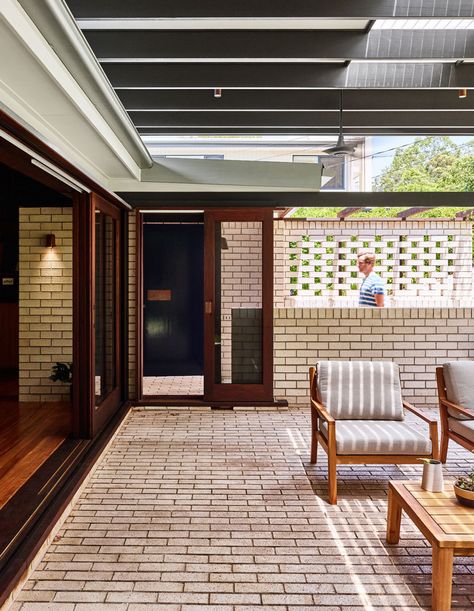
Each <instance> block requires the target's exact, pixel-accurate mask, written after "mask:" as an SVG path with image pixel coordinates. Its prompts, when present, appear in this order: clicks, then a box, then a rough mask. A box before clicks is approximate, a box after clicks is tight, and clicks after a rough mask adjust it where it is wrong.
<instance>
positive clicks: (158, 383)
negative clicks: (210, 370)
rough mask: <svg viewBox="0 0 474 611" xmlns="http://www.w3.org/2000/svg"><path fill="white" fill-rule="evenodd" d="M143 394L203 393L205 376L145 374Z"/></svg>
mask: <svg viewBox="0 0 474 611" xmlns="http://www.w3.org/2000/svg"><path fill="white" fill-rule="evenodd" d="M143 394H144V395H145V396H150V395H151V396H154V395H157V396H158V395H202V394H204V376H162V377H159V376H145V377H144V378H143Z"/></svg>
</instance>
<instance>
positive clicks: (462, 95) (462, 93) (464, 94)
mask: <svg viewBox="0 0 474 611" xmlns="http://www.w3.org/2000/svg"><path fill="white" fill-rule="evenodd" d="M458 98H460V99H462V98H467V89H465V88H463V89H460V90H459V91H458Z"/></svg>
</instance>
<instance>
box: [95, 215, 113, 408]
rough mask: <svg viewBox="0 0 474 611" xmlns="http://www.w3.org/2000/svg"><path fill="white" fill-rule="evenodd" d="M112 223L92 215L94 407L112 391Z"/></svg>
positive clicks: (110, 220) (103, 216)
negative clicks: (93, 219)
mask: <svg viewBox="0 0 474 611" xmlns="http://www.w3.org/2000/svg"><path fill="white" fill-rule="evenodd" d="M115 222H116V221H114V219H112V218H111V217H110V216H107V215H106V214H104V213H103V212H101V211H99V210H96V215H95V397H96V405H97V404H99V403H101V401H102V400H103V399H104V398H105V397H106V396H107V395H108V394H109V393H110V391H111V390H113V389H114V388H115V386H116V385H117V383H116V371H115V346H116V337H115V329H116V325H115V323H116V314H115V248H116V244H115Z"/></svg>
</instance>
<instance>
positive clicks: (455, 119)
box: [129, 110, 474, 133]
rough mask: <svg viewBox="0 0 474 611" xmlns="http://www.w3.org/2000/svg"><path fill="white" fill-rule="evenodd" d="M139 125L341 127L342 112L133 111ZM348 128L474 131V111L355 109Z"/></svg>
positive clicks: (347, 118)
mask: <svg viewBox="0 0 474 611" xmlns="http://www.w3.org/2000/svg"><path fill="white" fill-rule="evenodd" d="M129 114H130V117H131V119H132V121H133V123H134V124H135V125H136V127H171V128H174V127H227V126H229V127H240V126H242V127H256V128H259V127H332V128H334V130H335V131H337V128H338V127H339V112H338V111H336V110H334V111H320V112H312V111H308V112H298V111H294V112H282V111H276V112H265V111H249V112H239V111H229V112H213V111H204V112H194V111H189V112H188V111H184V112H175V111H170V112H161V111H158V112H154V111H144V112H130V113H129ZM343 124H344V127H348V128H350V127H352V128H364V129H365V128H366V127H390V126H392V125H397V126H399V127H413V128H418V127H421V128H422V127H438V126H441V125H442V126H443V127H445V128H450V127H464V128H465V129H466V133H473V132H474V112H449V113H447V112H442V111H432V112H430V111H424V112H418V113H408V112H390V113H384V112H366V113H361V112H352V111H344V113H343Z"/></svg>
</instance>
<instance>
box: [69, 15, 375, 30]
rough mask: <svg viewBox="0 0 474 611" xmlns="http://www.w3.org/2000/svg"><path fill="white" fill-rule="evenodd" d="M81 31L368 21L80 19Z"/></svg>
mask: <svg viewBox="0 0 474 611" xmlns="http://www.w3.org/2000/svg"><path fill="white" fill-rule="evenodd" d="M77 23H78V25H79V27H80V28H81V29H82V30H249V29H251V30H365V28H366V27H367V26H368V24H369V21H368V20H366V19H312V18H310V17H308V18H305V19H302V18H298V17H293V18H291V17H290V18H288V17H284V18H283V17H273V18H256V19H255V18H253V17H248V18H221V19H219V18H193V19H180V18H174V19H152V18H150V19H78V21H77Z"/></svg>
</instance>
